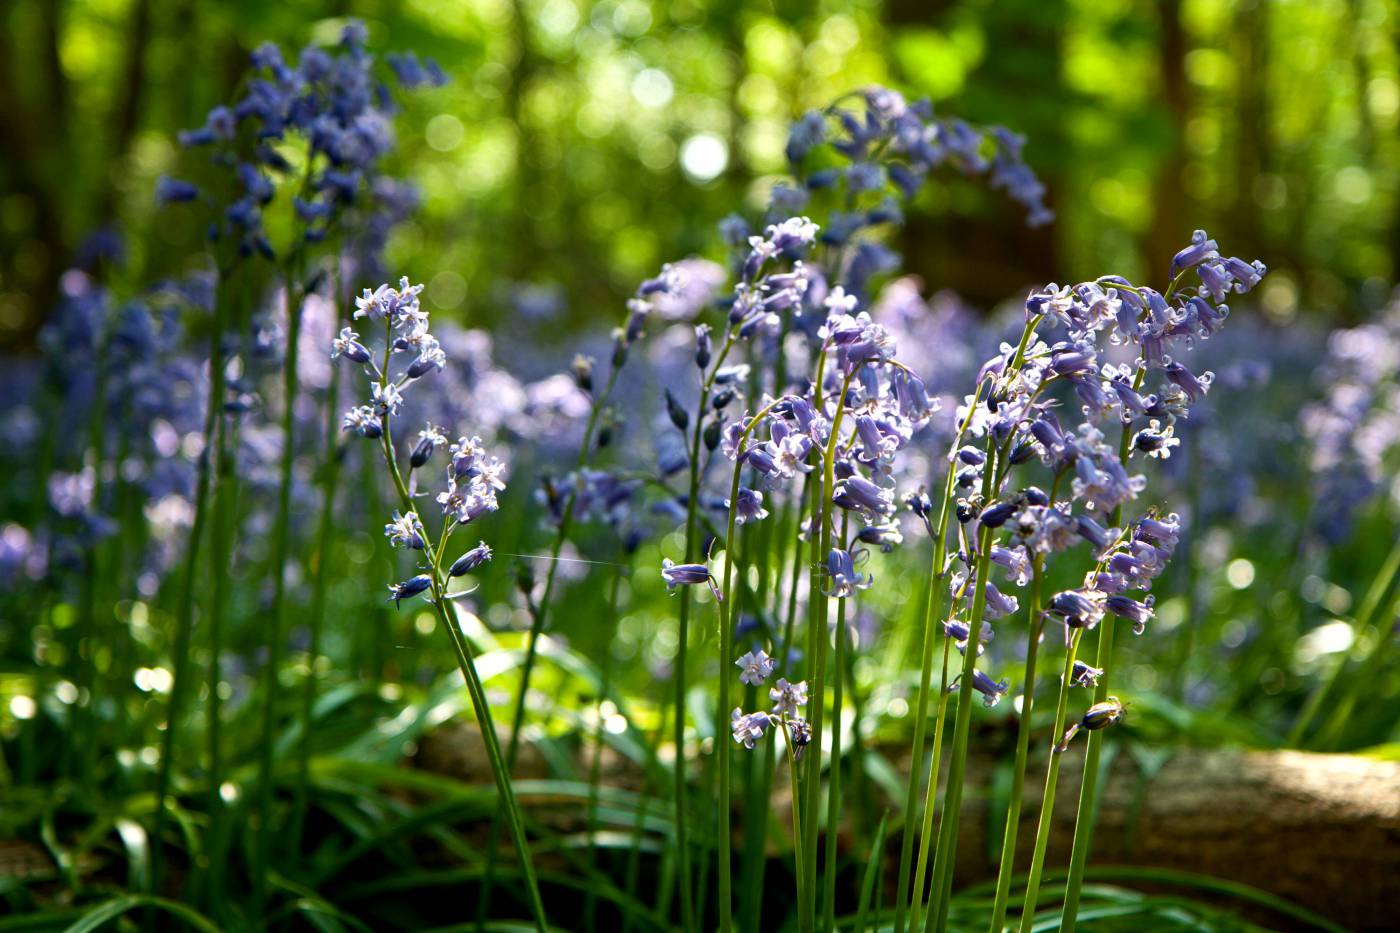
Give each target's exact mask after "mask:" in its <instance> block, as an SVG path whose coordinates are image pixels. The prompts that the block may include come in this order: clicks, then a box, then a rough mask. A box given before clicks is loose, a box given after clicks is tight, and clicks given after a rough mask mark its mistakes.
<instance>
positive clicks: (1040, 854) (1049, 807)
mask: <svg viewBox="0 0 1400 933" xmlns="http://www.w3.org/2000/svg"><path fill="white" fill-rule="evenodd" d="M1083 634H1084V630H1083V629H1081V628H1077V629H1075V630H1074V633H1073V634H1072V635H1071V636H1070V643H1069V649H1068V650H1067V651H1066V652H1065V669H1064V674H1063V676H1062V677H1061V678H1060V698H1059V701H1058V702H1057V704H1056V706H1055V728H1054V731H1053V732H1051V734H1050V743H1051V750H1050V763H1049V765H1047V766H1046V771H1045V791H1044V793H1043V794H1042V796H1041V799H1040V822H1039V824H1038V825H1037V826H1036V830H1035V851H1034V852H1033V853H1032V855H1031V870H1030V874H1029V876H1028V877H1027V878H1026V897H1025V901H1024V902H1023V904H1022V907H1021V928H1020V933H1031V930H1032V928H1033V927H1034V926H1035V908H1036V901H1037V899H1038V898H1039V897H1040V879H1041V876H1042V875H1043V873H1044V870H1045V850H1046V848H1047V847H1049V845H1050V826H1051V823H1052V822H1053V818H1054V815H1055V787H1056V785H1057V784H1058V783H1059V780H1060V762H1061V761H1062V760H1064V753H1063V752H1059V751H1056V750H1055V748H1054V746H1056V745H1058V744H1059V742H1060V736H1062V735H1064V734H1065V726H1066V723H1065V720H1066V715H1067V712H1068V710H1069V692H1070V690H1071V689H1072V688H1071V678H1073V677H1074V660H1075V658H1076V657H1077V656H1078V654H1079V639H1080V637H1081V636H1083Z"/></svg>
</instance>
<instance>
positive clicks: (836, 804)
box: [821, 515, 854, 930]
mask: <svg viewBox="0 0 1400 933" xmlns="http://www.w3.org/2000/svg"><path fill="white" fill-rule="evenodd" d="M847 521H848V519H847V516H845V515H842V516H841V543H842V544H845V543H846V534H847ZM848 598H854V597H848ZM846 602H847V600H846V599H841V600H837V603H836V651H835V654H834V655H833V656H832V664H833V666H834V667H835V668H836V679H835V681H834V683H833V685H832V691H831V768H830V775H829V777H828V778H827V797H826V856H825V858H826V864H825V867H824V869H823V872H824V873H823V877H822V897H823V904H822V926H821V928H822V929H823V930H832V929H835V918H836V870H837V866H836V856H837V851H836V843H837V841H838V839H837V836H838V835H839V834H840V829H841V712H842V710H841V706H842V699H843V695H842V694H843V688H842V685H843V683H844V682H845V677H844V676H843V675H844V674H845V671H846V638H847V636H848V635H849V633H848V632H847V630H846Z"/></svg>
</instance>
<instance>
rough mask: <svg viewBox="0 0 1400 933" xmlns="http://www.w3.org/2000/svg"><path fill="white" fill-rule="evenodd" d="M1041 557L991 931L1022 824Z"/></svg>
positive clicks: (1007, 887) (1034, 575)
mask: <svg viewBox="0 0 1400 933" xmlns="http://www.w3.org/2000/svg"><path fill="white" fill-rule="evenodd" d="M1043 566H1044V558H1043V557H1042V556H1041V555H1039V554H1037V555H1035V557H1034V558H1032V560H1031V592H1030V606H1029V608H1028V610H1027V614H1026V623H1027V626H1026V627H1027V635H1026V673H1025V681H1024V686H1023V687H1022V689H1021V721H1020V723H1019V724H1018V725H1017V728H1016V765H1015V768H1014V769H1013V771H1012V774H1011V800H1010V803H1009V805H1008V806H1007V810H1006V829H1005V831H1004V832H1003V834H1002V840H1001V864H1000V866H999V867H998V869H997V890H996V899H995V900H994V901H993V903H992V922H991V926H990V927H989V929H990V930H991V933H1001V931H1002V930H1003V929H1004V928H1005V926H1006V904H1007V901H1008V900H1009V899H1010V895H1011V873H1012V872H1013V871H1014V870H1015V866H1016V836H1017V830H1018V829H1019V828H1020V825H1021V795H1022V793H1024V791H1025V786H1026V757H1027V753H1028V752H1029V750H1030V741H1031V714H1032V712H1033V710H1034V702H1035V663H1036V654H1037V653H1038V651H1039V648H1040V636H1041V632H1042V630H1043V629H1044V623H1043V621H1042V620H1041V617H1040V611H1041V585H1042V582H1043V579H1042V578H1043Z"/></svg>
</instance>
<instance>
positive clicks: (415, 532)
mask: <svg viewBox="0 0 1400 933" xmlns="http://www.w3.org/2000/svg"><path fill="white" fill-rule="evenodd" d="M384 536H385V537H386V538H388V539H389V543H390V544H391V545H393V546H394V547H400V546H402V547H406V548H410V549H412V550H415V551H421V550H423V544H424V541H423V523H422V522H421V521H419V520H418V514H417V513H416V512H409V513H408V514H407V515H400V514H399V513H398V512H395V513H394V520H393V521H391V522H390V523H389V524H387V525H385V526H384Z"/></svg>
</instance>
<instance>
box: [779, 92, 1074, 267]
mask: <svg viewBox="0 0 1400 933" xmlns="http://www.w3.org/2000/svg"><path fill="white" fill-rule="evenodd" d="M859 97H860V101H861V103H862V104H863V107H860V108H848V107H846V106H843V105H841V104H837V105H834V106H831V107H828V108H827V109H826V110H820V111H818V110H812V111H808V112H807V113H806V114H805V115H804V116H803V117H802V118H801V119H800V120H798V121H797V122H796V123H795V124H794V125H793V127H792V131H791V133H790V134H789V136H788V142H787V157H788V160H789V161H790V162H791V163H792V164H793V166H794V168H795V169H796V168H797V167H799V166H801V165H804V164H805V163H807V162H809V161H813V162H822V161H823V160H818V159H817V158H816V157H815V156H813V155H812V153H813V151H814V150H818V149H830V150H831V151H832V152H834V153H835V154H836V155H838V156H839V157H841V158H842V159H844V160H845V161H847V163H848V164H847V165H845V166H842V167H829V160H826V162H825V164H819V165H817V167H816V168H815V169H814V170H813V171H811V172H810V173H808V174H806V175H805V176H802V177H801V183H802V188H801V189H789V190H788V191H787V192H783V193H781V194H780V197H783V198H786V201H785V202H784V203H782V207H784V208H786V209H788V210H793V209H800V208H801V206H802V205H803V204H805V202H806V200H807V197H808V196H809V195H808V193H809V192H814V191H820V190H823V189H827V188H832V187H837V186H839V187H841V188H843V189H844V191H845V193H846V194H847V196H848V200H849V201H856V200H857V199H858V198H860V196H864V199H865V200H867V201H873V206H872V207H870V208H868V209H866V210H861V211H853V210H846V211H839V212H835V213H834V214H833V216H832V218H831V222H830V224H829V226H828V228H827V230H826V232H825V233H824V234H823V239H824V240H825V241H826V242H830V243H838V244H839V243H844V242H846V241H847V240H848V239H849V238H850V237H851V236H853V235H854V234H855V233H857V232H858V231H859V230H861V229H863V228H865V227H868V226H872V225H878V224H882V223H887V222H890V221H895V222H898V221H899V220H901V219H902V215H901V212H900V209H899V207H898V201H897V199H898V198H903V199H906V200H908V199H912V198H913V197H914V195H915V194H917V193H918V191H919V189H920V188H921V187H922V186H923V184H924V182H925V180H926V179H927V178H928V175H929V173H930V172H932V171H933V170H935V169H937V168H939V167H941V166H943V165H950V166H952V167H954V168H956V169H957V170H959V171H961V172H963V173H964V174H968V175H986V176H987V178H988V180H989V182H990V184H991V186H992V187H993V188H996V189H1002V190H1005V191H1006V193H1007V194H1008V195H1009V196H1010V197H1011V198H1013V199H1014V200H1015V201H1017V202H1018V203H1020V204H1022V205H1023V206H1024V207H1025V208H1026V209H1027V211H1028V212H1029V218H1028V222H1029V223H1030V224H1031V225H1032V226H1039V225H1040V224H1044V223H1048V222H1049V221H1050V220H1051V219H1052V218H1053V216H1054V215H1053V214H1051V212H1050V211H1048V210H1047V209H1046V208H1045V204H1044V197H1045V186H1044V185H1043V184H1041V182H1040V181H1039V179H1037V178H1036V177H1035V174H1034V173H1033V172H1031V170H1030V169H1029V168H1028V167H1027V166H1026V164H1025V162H1024V160H1023V158H1022V149H1023V148H1024V146H1025V139H1024V138H1023V137H1021V136H1018V135H1016V134H1015V133H1012V132H1011V131H1010V130H1007V129H1006V128H1004V127H987V128H982V127H974V126H971V125H970V124H968V123H967V122H965V121H963V120H960V119H957V118H940V117H937V116H935V114H934V112H933V106H932V105H931V104H930V103H929V102H928V101H926V100H922V101H916V102H913V103H910V102H909V101H906V100H905V99H904V97H903V96H902V95H900V94H899V92H897V91H893V90H890V89H889V88H883V87H872V88H870V89H868V90H867V91H865V92H864V93H863V94H861V95H859Z"/></svg>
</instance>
